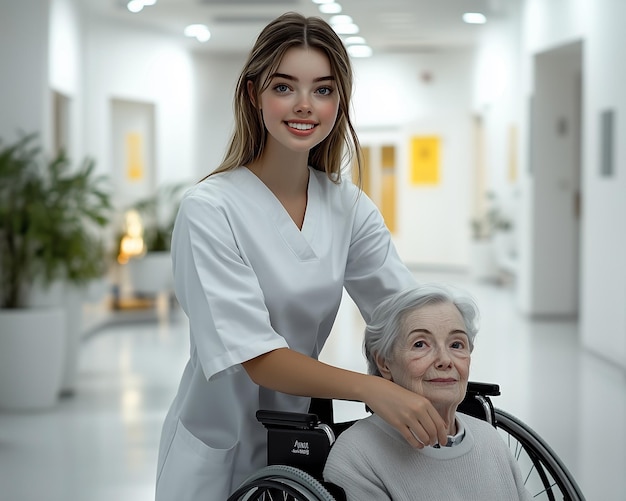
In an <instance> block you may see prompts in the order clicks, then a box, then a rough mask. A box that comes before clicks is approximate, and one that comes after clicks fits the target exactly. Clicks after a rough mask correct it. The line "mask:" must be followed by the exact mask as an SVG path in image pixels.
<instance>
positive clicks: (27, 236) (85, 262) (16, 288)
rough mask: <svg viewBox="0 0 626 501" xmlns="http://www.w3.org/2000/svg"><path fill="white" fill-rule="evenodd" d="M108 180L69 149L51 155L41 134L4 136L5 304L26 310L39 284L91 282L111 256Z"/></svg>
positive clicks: (0, 259)
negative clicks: (106, 234)
mask: <svg viewBox="0 0 626 501" xmlns="http://www.w3.org/2000/svg"><path fill="white" fill-rule="evenodd" d="M105 183H106V179H105V177H104V176H98V175H96V173H95V162H94V160H92V159H85V160H84V161H83V162H82V163H81V165H80V166H79V167H78V168H76V169H71V162H70V160H69V159H68V157H67V156H66V155H65V153H64V152H60V153H59V154H57V155H56V156H55V157H54V158H52V159H51V160H46V158H45V157H44V155H43V153H42V149H41V147H40V146H39V145H38V143H37V134H28V135H22V137H20V138H19V139H18V140H17V141H16V142H15V143H13V144H9V145H8V146H4V144H3V141H2V140H0V308H24V307H26V306H27V302H28V299H27V298H28V292H29V290H30V288H31V287H32V285H33V283H35V282H36V281H40V282H41V283H42V284H43V285H44V286H45V285H48V284H50V283H51V282H52V281H54V280H56V279H63V280H67V281H68V282H70V283H73V284H85V283H86V282H87V281H89V280H91V279H93V278H97V277H99V276H102V274H103V273H104V272H105V267H106V260H105V258H104V256H105V246H104V241H103V239H102V238H101V236H100V234H99V232H98V229H99V228H102V227H104V226H105V225H106V224H107V223H108V221H109V215H110V211H111V202H110V192H109V191H108V190H107V189H106V188H105Z"/></svg>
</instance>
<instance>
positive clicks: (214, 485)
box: [156, 13, 446, 501]
mask: <svg viewBox="0 0 626 501" xmlns="http://www.w3.org/2000/svg"><path fill="white" fill-rule="evenodd" d="M351 93H352V69H351V66H350V60H349V57H348V55H347V53H346V50H345V48H344V46H343V44H342V42H341V40H340V39H339V37H338V36H337V35H336V34H335V32H334V31H333V30H332V28H331V27H330V26H329V25H328V24H327V23H325V22H324V21H323V20H321V19H319V18H305V17H303V16H301V15H299V14H295V13H288V14H285V15H283V16H281V17H279V18H278V19H276V20H274V21H273V22H271V23H270V24H269V25H268V26H267V27H266V28H265V29H264V30H263V31H262V32H261V34H260V35H259V37H258V39H257V41H256V43H255V45H254V47H253V48H252V51H251V53H250V55H249V57H248V60H247V62H246V63H245V66H244V68H243V71H242V73H241V76H240V78H239V82H238V85H237V88H236V91H235V104H234V108H235V123H236V126H235V132H234V134H233V138H232V140H231V143H230V147H229V149H228V151H227V153H226V156H225V160H224V162H223V163H222V165H221V166H219V168H218V169H217V170H216V171H214V172H213V173H212V174H210V175H209V176H207V177H206V178H205V179H203V180H202V181H201V182H200V183H198V184H197V185H196V186H194V187H193V188H191V189H190V190H189V191H188V192H187V194H186V195H185V197H184V199H183V201H182V203H181V207H180V211H179V214H178V218H177V221H176V226H175V229H174V234H173V239H172V259H173V269H174V280H175V289H176V295H177V297H178V300H179V302H180V304H181V305H182V308H183V309H184V310H185V313H186V314H187V316H188V318H189V324H190V337H191V354H190V360H189V362H188V364H187V366H186V368H185V370H184V373H183V376H182V380H181V383H180V387H179V390H178V394H177V395H176V398H175V400H174V402H173V404H172V406H171V408H170V411H169V413H168V415H167V417H166V420H165V423H164V426H163V433H162V438H161V446H160V452H159V464H158V478H157V496H156V497H157V500H158V501H172V500H175V501H185V500H192V499H193V500H198V499H205V500H217V501H222V500H224V499H226V498H227V497H228V494H229V493H230V492H232V491H233V490H234V489H235V488H237V487H238V485H239V484H240V483H241V482H242V481H243V480H244V479H245V478H246V477H247V476H248V475H249V474H251V473H253V472H254V471H256V470H257V469H259V468H260V467H262V466H263V465H264V464H265V459H266V456H265V455H266V450H265V448H266V432H265V429H264V428H263V427H262V425H260V424H259V423H258V422H257V420H256V418H255V413H256V411H257V410H258V409H259V408H263V409H276V410H290V411H294V412H306V411H307V408H308V405H309V400H310V398H309V397H328V398H338V399H349V400H359V401H363V402H365V403H366V404H367V405H369V407H370V408H371V409H372V410H374V411H375V412H376V413H377V414H378V415H380V416H381V417H382V418H383V419H385V420H387V422H389V423H390V425H392V426H393V427H395V428H396V429H397V430H398V431H399V432H400V433H401V434H402V436H403V437H404V438H405V439H406V440H407V441H408V442H409V443H410V444H411V445H412V446H414V447H417V448H421V447H423V444H434V443H436V442H438V441H441V440H445V438H446V428H445V423H444V422H443V420H442V419H441V417H440V416H439V414H438V413H437V412H436V410H435V409H434V407H433V406H432V405H431V404H430V402H428V400H427V399H425V398H423V397H422V396H420V395H416V394H415V393H413V392H410V391H408V390H406V389H404V388H402V387H400V386H398V385H396V384H394V383H391V382H390V381H387V380H385V379H383V378H379V377H375V376H370V375H365V374H359V373H355V372H350V371H346V370H342V369H339V368H336V367H332V366H329V365H326V364H323V363H321V362H319V361H318V360H317V356H318V354H319V353H320V351H321V349H322V346H323V345H324V342H325V341H326V338H327V337H328V335H329V333H330V330H331V327H332V325H333V322H334V320H335V315H336V313H337V310H338V308H339V303H340V301H341V296H342V290H343V288H344V287H345V288H346V290H347V291H348V293H349V294H350V295H351V297H352V298H353V299H354V301H355V303H356V304H357V305H358V307H359V309H360V311H361V313H362V314H363V317H364V318H365V320H366V321H367V320H369V316H370V313H371V311H372V310H373V309H374V307H375V306H376V305H377V304H378V303H379V302H380V301H381V300H382V299H384V298H385V297H387V296H389V295H391V294H393V293H395V292H397V291H398V290H401V289H404V288H406V287H408V286H411V285H414V283H415V281H414V278H413V276H412V274H411V272H410V271H409V270H408V269H407V268H406V267H405V266H404V265H403V264H402V262H401V261H400V259H399V257H398V255H397V253H396V251H395V249H394V247H393V245H392V242H391V238H390V234H389V232H388V231H387V229H386V227H385V224H384V222H383V220H382V217H381V215H380V213H379V211H378V210H377V209H376V207H375V206H374V204H373V203H372V202H371V201H370V200H369V199H368V198H367V196H366V195H365V194H363V193H361V192H360V191H359V189H358V188H357V187H356V186H355V185H353V184H352V183H351V182H350V181H349V180H346V179H342V177H341V167H342V160H345V159H346V158H345V153H346V151H348V152H350V151H351V152H352V153H356V157H357V159H358V157H359V146H358V140H357V137H356V134H355V132H354V129H353V127H352V124H351V122H350V117H349V112H348V110H349V107H350V97H351Z"/></svg>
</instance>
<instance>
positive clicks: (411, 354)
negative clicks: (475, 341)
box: [377, 303, 470, 409]
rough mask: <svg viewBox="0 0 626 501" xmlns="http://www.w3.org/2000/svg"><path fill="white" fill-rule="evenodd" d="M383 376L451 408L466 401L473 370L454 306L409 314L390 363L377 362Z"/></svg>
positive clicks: (438, 305)
mask: <svg viewBox="0 0 626 501" xmlns="http://www.w3.org/2000/svg"><path fill="white" fill-rule="evenodd" d="M377 363H378V366H379V369H380V371H381V374H382V375H383V377H385V378H386V379H390V380H392V381H394V382H396V383H397V384H399V385H401V386H403V387H405V388H407V389H409V390H411V391H413V392H415V393H418V394H420V395H423V396H424V397H426V398H428V399H429V400H430V401H431V402H432V404H433V405H434V406H435V408H451V407H453V408H454V409H456V406H457V405H458V404H459V403H461V401H462V400H463V398H464V397H465V391H466V389H467V380H468V377H469V367H470V347H469V338H468V336H467V334H466V331H465V325H464V323H463V318H462V316H461V313H460V312H459V310H458V309H457V308H456V306H454V305H453V304H452V303H436V304H429V305H426V306H423V307H421V308H419V309H417V310H413V311H411V312H409V313H407V314H406V316H405V318H404V322H403V331H402V335H401V336H400V337H399V338H398V339H397V340H396V343H395V346H394V349H393V355H392V359H391V360H385V361H383V360H377Z"/></svg>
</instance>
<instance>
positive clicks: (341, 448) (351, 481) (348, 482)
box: [324, 441, 391, 501]
mask: <svg viewBox="0 0 626 501" xmlns="http://www.w3.org/2000/svg"><path fill="white" fill-rule="evenodd" d="M346 444H347V442H345V441H339V442H336V443H335V444H334V445H333V448H332V449H331V451H330V454H329V456H328V460H327V461H326V466H325V468H324V480H325V481H326V482H331V483H333V484H335V485H338V486H339V487H341V488H342V489H343V490H344V492H345V494H346V500H347V501H364V500H366V499H367V500H370V499H371V500H374V499H375V500H376V501H391V497H390V496H389V493H388V492H387V490H386V489H385V486H384V485H383V483H382V481H381V480H380V479H379V478H378V476H377V475H376V474H375V472H374V471H373V470H372V468H371V466H370V465H369V463H368V461H367V454H366V453H364V451H363V450H361V449H359V450H357V449H354V448H350V447H348V446H347V445H346Z"/></svg>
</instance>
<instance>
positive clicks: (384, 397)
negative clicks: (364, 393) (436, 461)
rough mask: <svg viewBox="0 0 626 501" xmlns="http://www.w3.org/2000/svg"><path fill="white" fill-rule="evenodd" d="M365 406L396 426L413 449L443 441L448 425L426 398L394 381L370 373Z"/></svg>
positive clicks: (446, 435) (443, 442) (446, 436)
mask: <svg viewBox="0 0 626 501" xmlns="http://www.w3.org/2000/svg"><path fill="white" fill-rule="evenodd" d="M372 382H373V383H374V384H372V386H371V388H370V391H369V392H368V393H369V395H368V397H367V399H366V402H365V403H366V404H367V406H368V407H369V408H370V409H371V410H372V411H374V413H376V414H377V415H379V416H380V417H381V418H383V419H384V420H385V421H387V422H388V423H389V424H390V425H391V426H393V427H394V428H396V429H397V430H398V431H399V432H400V433H401V434H402V436H403V437H404V438H405V439H406V441H407V442H408V443H409V444H410V445H411V446H413V447H415V448H417V449H422V448H423V447H425V446H427V445H435V444H436V443H441V444H445V443H446V441H447V439H448V425H447V423H445V422H444V420H443V419H442V418H441V416H440V415H439V413H438V412H437V411H436V410H435V408H434V407H433V405H432V404H431V403H430V401H429V400H428V399H427V398H426V397H423V396H421V395H418V394H417V393H413V392H412V391H409V390H407V389H405V388H403V387H401V386H400V385H397V384H396V383H393V382H391V381H387V380H386V379H383V378H380V377H377V376H373V381H372Z"/></svg>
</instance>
